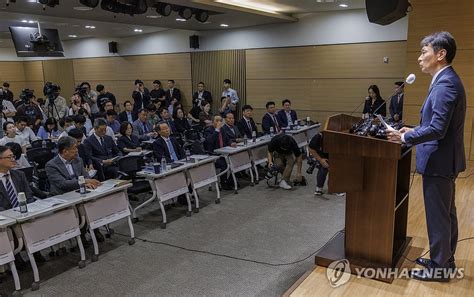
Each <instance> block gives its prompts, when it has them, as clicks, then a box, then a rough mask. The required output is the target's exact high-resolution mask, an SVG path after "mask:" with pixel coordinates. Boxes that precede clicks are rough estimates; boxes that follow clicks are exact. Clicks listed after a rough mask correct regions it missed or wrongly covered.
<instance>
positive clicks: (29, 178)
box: [15, 166, 34, 183]
mask: <svg viewBox="0 0 474 297" xmlns="http://www.w3.org/2000/svg"><path fill="white" fill-rule="evenodd" d="M15 170H18V171H23V173H24V174H25V176H26V180H27V181H28V182H29V183H32V182H33V170H34V167H33V166H31V167H24V168H18V169H15Z"/></svg>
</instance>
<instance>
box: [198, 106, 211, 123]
mask: <svg viewBox="0 0 474 297" xmlns="http://www.w3.org/2000/svg"><path fill="white" fill-rule="evenodd" d="M199 122H200V123H201V126H203V127H204V128H206V127H210V126H211V125H212V113H211V103H209V102H206V105H204V108H203V110H202V111H201V113H200V114H199Z"/></svg>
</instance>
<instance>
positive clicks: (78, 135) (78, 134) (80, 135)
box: [67, 128, 94, 170]
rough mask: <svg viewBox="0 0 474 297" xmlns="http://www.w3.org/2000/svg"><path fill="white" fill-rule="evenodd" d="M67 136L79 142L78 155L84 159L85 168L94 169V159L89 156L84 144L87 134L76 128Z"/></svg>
mask: <svg viewBox="0 0 474 297" xmlns="http://www.w3.org/2000/svg"><path fill="white" fill-rule="evenodd" d="M67 134H68V136H71V137H72V138H74V139H75V140H76V141H77V150H78V154H79V157H80V158H81V159H82V162H83V163H84V166H85V167H86V168H87V169H89V170H92V169H94V166H93V165H92V159H91V157H90V156H89V155H88V153H87V150H86V147H85V146H84V143H83V142H84V140H85V137H84V135H85V134H84V132H83V131H82V129H79V128H74V129H71V130H69V132H68V133H67Z"/></svg>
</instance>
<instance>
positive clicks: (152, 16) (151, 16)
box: [146, 14, 161, 19]
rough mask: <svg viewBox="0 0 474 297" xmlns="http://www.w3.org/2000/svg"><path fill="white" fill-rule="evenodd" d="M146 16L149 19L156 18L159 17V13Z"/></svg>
mask: <svg viewBox="0 0 474 297" xmlns="http://www.w3.org/2000/svg"><path fill="white" fill-rule="evenodd" d="M146 17H147V18H149V19H158V18H161V15H154V14H153V15H147V16H146Z"/></svg>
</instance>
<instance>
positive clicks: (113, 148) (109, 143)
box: [84, 133, 121, 164]
mask: <svg viewBox="0 0 474 297" xmlns="http://www.w3.org/2000/svg"><path fill="white" fill-rule="evenodd" d="M104 142H105V147H104V146H102V145H100V143H99V141H98V140H97V138H96V137H95V134H94V133H93V134H92V135H91V136H89V137H87V138H86V140H84V147H85V148H86V151H87V154H88V155H89V156H90V158H91V159H92V161H94V162H96V163H98V164H102V160H107V159H111V158H113V157H116V156H119V155H121V153H120V151H119V149H118V148H117V145H115V142H114V140H113V139H112V137H110V136H107V135H105V136H104Z"/></svg>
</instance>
